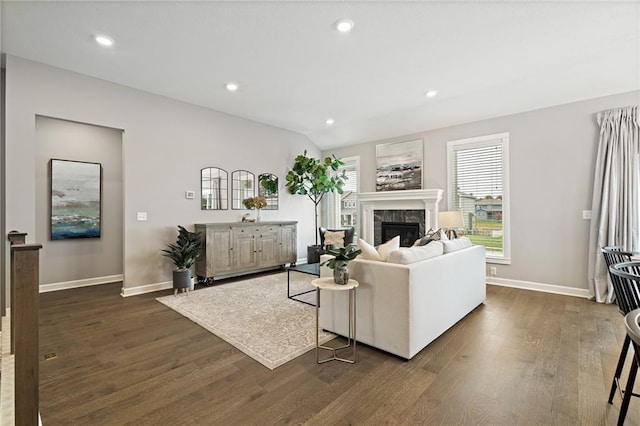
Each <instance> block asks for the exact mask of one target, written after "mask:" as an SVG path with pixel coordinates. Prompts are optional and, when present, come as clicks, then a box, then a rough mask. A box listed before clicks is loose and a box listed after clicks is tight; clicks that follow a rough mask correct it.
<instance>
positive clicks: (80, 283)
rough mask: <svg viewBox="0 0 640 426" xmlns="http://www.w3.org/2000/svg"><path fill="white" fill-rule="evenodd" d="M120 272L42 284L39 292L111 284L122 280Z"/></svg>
mask: <svg viewBox="0 0 640 426" xmlns="http://www.w3.org/2000/svg"><path fill="white" fill-rule="evenodd" d="M122 279H123V276H122V274H118V275H107V276H106V277H95V278H86V279H83V280H75V281H64V282H60V283H52V284H42V285H41V286H40V293H48V292H50V291H59V290H69V289H71V288H79V287H89V286H92V285H100V284H111V283H115V282H118V281H122Z"/></svg>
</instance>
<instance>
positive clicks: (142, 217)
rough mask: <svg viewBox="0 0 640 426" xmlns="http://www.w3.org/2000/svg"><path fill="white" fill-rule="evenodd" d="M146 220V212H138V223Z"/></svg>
mask: <svg viewBox="0 0 640 426" xmlns="http://www.w3.org/2000/svg"><path fill="white" fill-rule="evenodd" d="M145 220H147V212H138V221H139V222H144V221H145Z"/></svg>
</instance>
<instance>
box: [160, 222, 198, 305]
mask: <svg viewBox="0 0 640 426" xmlns="http://www.w3.org/2000/svg"><path fill="white" fill-rule="evenodd" d="M201 251H202V241H201V237H200V234H199V233H196V232H190V231H188V230H187V229H186V228H185V227H183V226H180V225H178V239H177V240H176V242H175V243H169V244H167V248H166V249H163V250H162V255H163V256H165V257H168V258H169V259H171V261H172V262H173V264H174V265H175V267H176V270H175V271H173V294H174V295H175V294H176V293H177V292H178V290H179V289H181V290H183V291H187V292H188V291H189V290H193V281H192V280H191V267H192V266H193V264H194V263H195V262H196V260H197V259H198V257H200V253H201Z"/></svg>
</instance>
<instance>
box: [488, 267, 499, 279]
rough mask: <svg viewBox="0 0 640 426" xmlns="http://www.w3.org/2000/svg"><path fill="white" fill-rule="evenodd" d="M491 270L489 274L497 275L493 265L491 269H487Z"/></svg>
mask: <svg viewBox="0 0 640 426" xmlns="http://www.w3.org/2000/svg"><path fill="white" fill-rule="evenodd" d="M489 270H490V271H491V276H492V277H495V276H496V275H498V271H497V269H496V267H495V266H492V267H491V269H489Z"/></svg>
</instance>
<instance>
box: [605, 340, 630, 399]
mask: <svg viewBox="0 0 640 426" xmlns="http://www.w3.org/2000/svg"><path fill="white" fill-rule="evenodd" d="M630 344H631V338H630V337H629V335H626V336H624V343H623V344H622V351H620V356H619V357H618V366H617V367H616V373H615V374H614V376H613V382H612V383H611V391H610V392H609V404H613V397H614V396H615V394H616V389H617V388H618V386H619V384H620V377H621V376H622V369H623V368H624V362H625V360H626V359H627V353H628V352H629V345H630Z"/></svg>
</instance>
